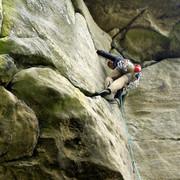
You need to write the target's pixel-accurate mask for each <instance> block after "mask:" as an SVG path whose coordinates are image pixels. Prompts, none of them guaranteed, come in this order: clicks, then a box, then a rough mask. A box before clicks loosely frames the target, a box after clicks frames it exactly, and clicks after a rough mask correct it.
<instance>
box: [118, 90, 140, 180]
mask: <svg viewBox="0 0 180 180" xmlns="http://www.w3.org/2000/svg"><path fill="white" fill-rule="evenodd" d="M120 96H121V110H122V116H123V119H124V123H125V126H126V132H127V136H128V141H129V146H130V149H131V155H132V159H133V165H134V167H135V169H136V172H137V174H138V177H139V179H140V180H141V176H140V174H139V171H138V169H137V166H136V163H135V159H134V155H133V150H132V146H131V141H130V137H129V133H128V128H127V125H126V120H125V116H124V111H123V103H122V91H121V93H120Z"/></svg>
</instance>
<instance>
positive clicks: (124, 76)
mask: <svg viewBox="0 0 180 180" xmlns="http://www.w3.org/2000/svg"><path fill="white" fill-rule="evenodd" d="M97 54H98V55H101V56H103V57H105V58H107V59H110V61H109V62H108V66H109V67H110V68H111V69H113V71H112V72H111V73H110V74H109V75H108V77H107V78H106V80H105V90H103V91H102V92H101V93H99V94H98V95H100V96H102V97H105V96H107V95H110V94H111V93H114V94H115V93H116V92H117V91H118V90H120V89H122V88H123V87H124V86H126V85H128V84H129V83H131V84H134V85H135V86H136V87H137V86H138V84H139V79H140V71H141V66H140V65H136V66H134V65H133V63H132V62H131V61H130V60H128V59H124V58H120V57H119V56H116V55H114V54H110V53H107V52H105V51H103V50H98V51H97Z"/></svg>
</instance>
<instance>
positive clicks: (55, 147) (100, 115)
mask: <svg viewBox="0 0 180 180" xmlns="http://www.w3.org/2000/svg"><path fill="white" fill-rule="evenodd" d="M11 90H12V92H13V93H14V94H15V95H16V96H17V97H18V98H20V99H22V100H24V101H25V102H26V103H27V104H28V105H29V106H30V107H31V108H32V109H33V110H34V111H35V113H36V114H37V117H38V120H39V124H40V128H41V136H40V139H39V143H38V146H37V152H36V156H33V157H32V160H33V161H35V162H36V163H35V164H34V165H33V164H31V167H32V168H33V166H34V167H36V165H37V166H38V167H40V169H41V170H43V171H44V173H48V177H49V176H50V177H51V179H58V178H57V177H61V178H60V179H62V178H63V177H64V178H65V177H66V178H67V179H70V178H76V179H109V178H110V179H117V178H120V179H122V178H123V179H132V171H130V170H129V169H131V170H132V163H131V162H132V161H131V157H130V154H129V148H127V147H128V144H127V143H128V141H127V135H126V131H125V126H124V122H123V119H122V118H121V117H122V115H121V112H120V109H119V107H118V104H117V103H114V104H112V105H111V104H109V103H108V102H107V101H106V100H105V99H103V98H101V97H95V98H94V99H92V98H89V97H86V96H84V94H82V93H81V92H80V91H79V89H77V88H75V87H74V86H73V85H72V84H71V83H70V82H69V81H68V80H67V79H66V78H64V77H63V76H61V75H60V74H59V73H58V72H56V71H53V70H51V69H50V68H29V69H26V70H22V71H20V72H19V73H17V74H16V75H15V77H14V79H13V81H12V89H11ZM42 162H44V163H42ZM26 163H27V162H26ZM26 163H25V164H23V165H24V166H26ZM11 165H12V166H11V168H12V169H13V164H11ZM46 167H48V169H47V168H46ZM11 168H10V169H11ZM18 168H20V167H18ZM51 168H53V172H49V169H51ZM38 169H39V168H38ZM13 171H14V170H13ZM23 171H25V172H24V174H25V173H29V171H28V170H26V169H25V170H23ZM33 172H34V173H35V171H32V173H33ZM38 172H39V171H38ZM15 174H17V173H15ZM56 175H58V176H57V177H56ZM17 176H18V174H17ZM34 176H35V174H34ZM36 176H37V177H38V175H36ZM42 177H43V176H42ZM42 177H41V178H42Z"/></svg>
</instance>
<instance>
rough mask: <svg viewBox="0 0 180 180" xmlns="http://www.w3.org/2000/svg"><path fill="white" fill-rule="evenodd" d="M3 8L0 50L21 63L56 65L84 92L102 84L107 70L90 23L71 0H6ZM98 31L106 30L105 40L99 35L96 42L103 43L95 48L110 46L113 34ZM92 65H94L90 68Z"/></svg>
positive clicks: (95, 89) (95, 88) (93, 90)
mask: <svg viewBox="0 0 180 180" xmlns="http://www.w3.org/2000/svg"><path fill="white" fill-rule="evenodd" d="M3 8H4V9H3V10H4V11H3V14H4V19H6V21H3V26H2V34H1V36H3V37H4V38H2V39H1V40H0V43H1V46H0V53H10V54H11V55H12V56H13V57H14V58H15V59H17V63H18V64H19V66H21V65H24V66H28V65H30V66H33V65H47V66H52V67H55V68H57V69H58V70H59V72H60V73H61V74H63V75H64V76H65V77H66V78H68V79H69V80H70V81H71V82H72V83H73V84H74V85H75V86H77V87H79V88H81V89H82V90H83V91H85V92H91V93H94V92H95V91H98V90H100V89H102V88H103V78H101V76H102V75H103V74H104V70H103V66H102V62H101V61H98V56H97V54H96V51H95V47H94V43H93V39H92V38H91V35H90V32H89V30H88V27H87V24H88V23H86V21H85V18H84V17H83V16H82V15H81V14H79V13H75V11H74V8H73V5H72V3H71V1H70V0H66V1H63V0H60V1H55V0H53V1H27V2H26V1H23V0H21V1H18V2H17V1H15V0H12V1H8V2H7V1H5V0H4V1H3ZM6 11H8V13H6ZM9 11H10V13H9ZM84 11H85V10H84ZM11 12H12V13H11ZM86 14H87V13H86ZM89 16H90V15H88V18H90V17H89ZM87 22H88V21H87ZM91 23H92V20H91ZM62 27H63V28H62ZM97 29H98V28H95V30H97ZM98 33H99V34H102V33H103V34H104V36H103V38H104V41H103V42H101V41H99V42H98V39H96V41H97V42H98V43H96V44H100V46H99V47H98V45H97V46H96V48H97V49H101V48H102V47H104V46H106V47H109V49H110V43H111V41H110V37H109V36H108V35H106V36H105V34H106V33H105V32H103V31H102V30H101V31H100V29H99V31H98ZM94 34H95V33H94ZM94 36H95V35H94ZM99 36H100V35H99ZM93 38H95V37H93ZM101 44H104V45H102V46H101ZM107 50H108V48H107ZM89 67H92V68H91V70H90V71H89V70H87V69H89ZM77 69H78V71H77ZM94 69H98V71H94ZM104 78H105V74H104ZM79 81H81V82H82V83H79Z"/></svg>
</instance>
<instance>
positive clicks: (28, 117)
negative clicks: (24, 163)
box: [0, 86, 39, 177]
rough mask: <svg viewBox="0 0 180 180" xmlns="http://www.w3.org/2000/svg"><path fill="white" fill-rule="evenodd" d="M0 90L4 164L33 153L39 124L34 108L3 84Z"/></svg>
mask: <svg viewBox="0 0 180 180" xmlns="http://www.w3.org/2000/svg"><path fill="white" fill-rule="evenodd" d="M0 92H1V94H0V134H1V137H0V162H1V165H3V163H4V162H8V161H13V160H18V159H22V158H24V157H30V156H31V155H32V154H33V152H34V149H35V147H36V144H37V140H38V135H39V126H38V120H37V118H36V115H35V113H34V112H33V111H32V109H30V108H29V107H28V106H27V105H26V104H24V103H22V102H21V101H20V100H18V99H17V98H16V97H15V96H14V95H13V94H12V93H11V92H9V91H7V90H6V89H5V88H4V87H3V86H0ZM0 177H1V175H0Z"/></svg>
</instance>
